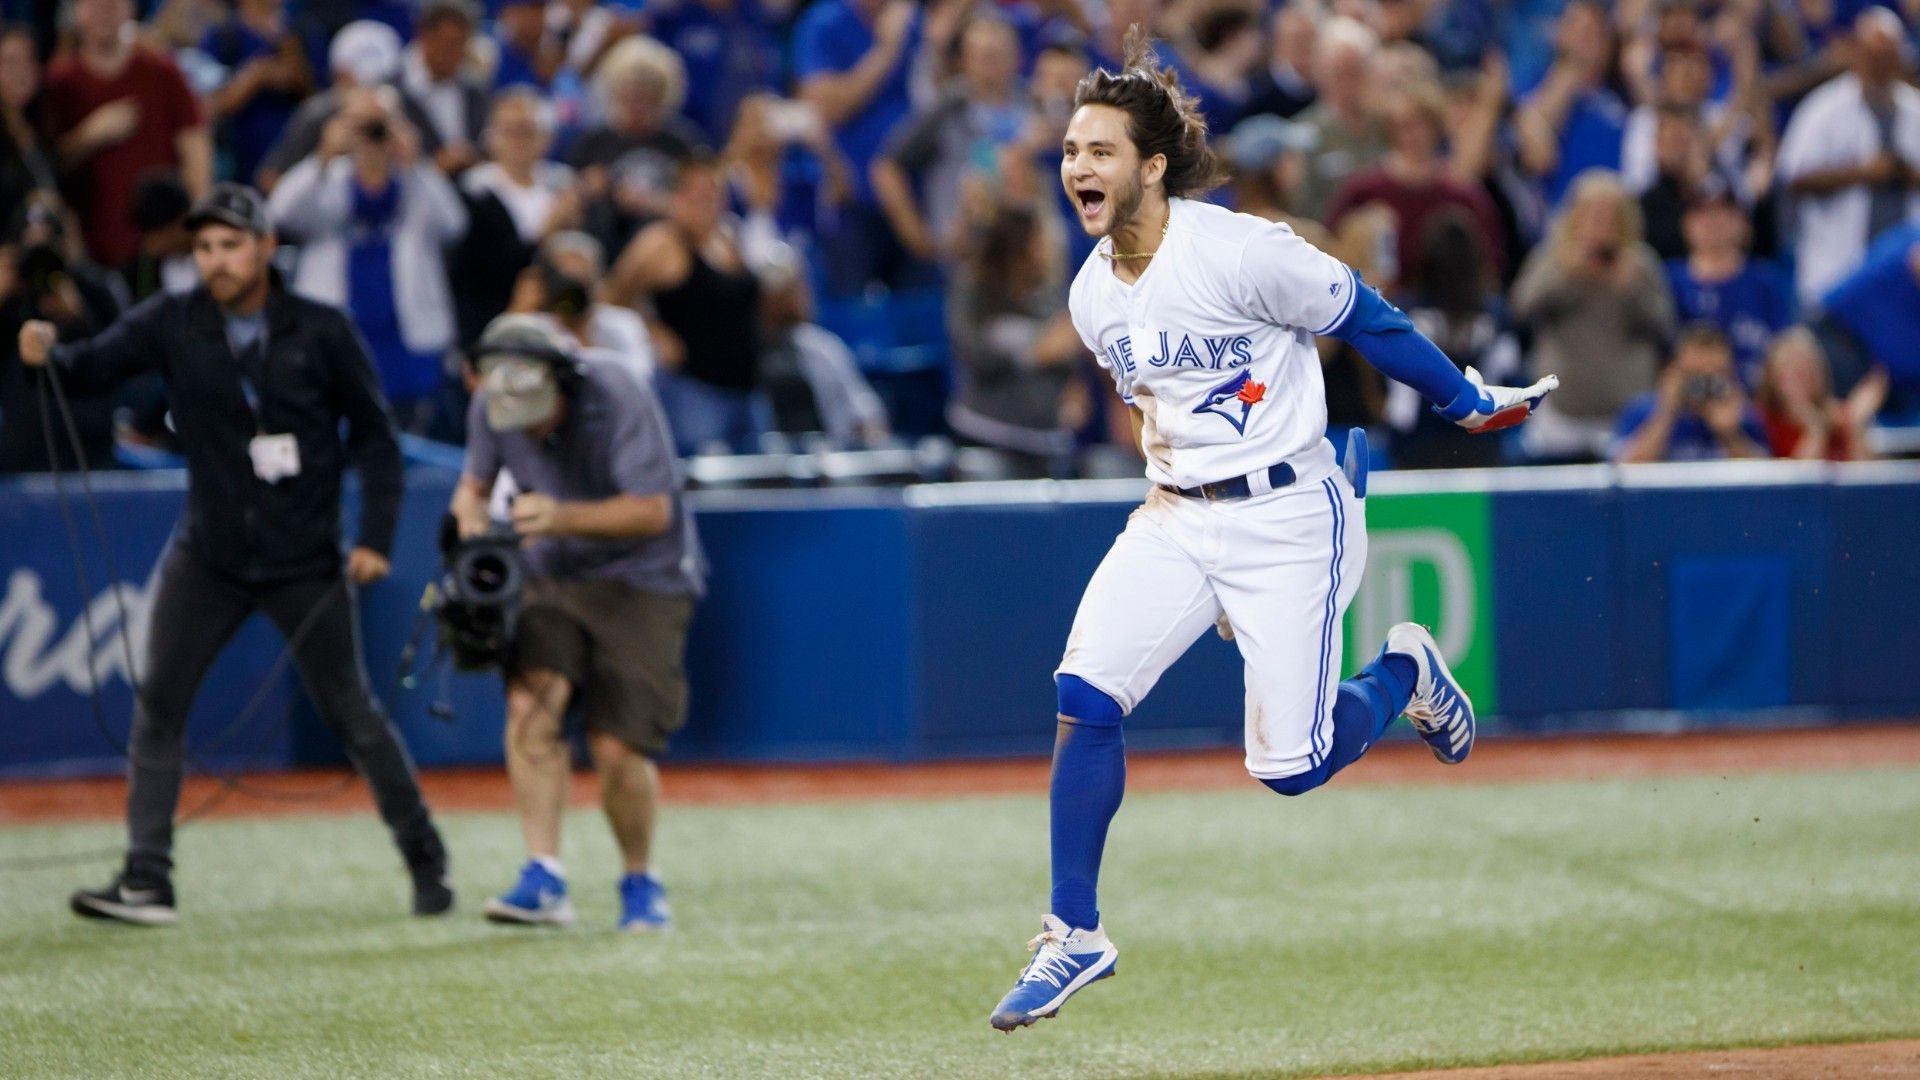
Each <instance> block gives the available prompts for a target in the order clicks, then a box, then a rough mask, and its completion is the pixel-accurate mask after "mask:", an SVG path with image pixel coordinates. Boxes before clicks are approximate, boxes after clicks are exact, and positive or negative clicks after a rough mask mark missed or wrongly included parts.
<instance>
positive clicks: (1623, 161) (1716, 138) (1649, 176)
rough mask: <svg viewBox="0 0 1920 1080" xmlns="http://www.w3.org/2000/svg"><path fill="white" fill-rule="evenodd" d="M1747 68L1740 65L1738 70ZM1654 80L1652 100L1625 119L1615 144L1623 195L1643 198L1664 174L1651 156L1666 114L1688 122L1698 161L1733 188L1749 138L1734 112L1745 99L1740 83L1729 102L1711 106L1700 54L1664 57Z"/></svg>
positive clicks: (1747, 122) (1744, 117)
mask: <svg viewBox="0 0 1920 1080" xmlns="http://www.w3.org/2000/svg"><path fill="white" fill-rule="evenodd" d="M1749 67H1751V65H1750V64H1743V65H1742V70H1743V71H1744V70H1747V69H1748V68H1749ZM1659 78H1660V86H1659V92H1658V93H1657V94H1656V96H1655V97H1654V98H1653V100H1652V101H1649V102H1646V103H1644V104H1641V105H1637V106H1635V107H1634V109H1633V111H1632V112H1630V113H1628V114H1627V124H1626V128H1625V130H1624V131H1623V133H1622V135H1621V141H1620V175H1621V177H1622V179H1624V180H1625V181H1626V184H1627V190H1629V191H1632V192H1633V193H1634V194H1636V195H1638V194H1641V193H1643V192H1645V191H1646V190H1647V189H1648V188H1650V187H1652V186H1653V185H1654V182H1655V181H1656V180H1657V179H1658V178H1659V176H1660V174H1661V172H1662V171H1663V170H1662V169H1661V164H1662V161H1661V158H1662V155H1660V154H1658V153H1657V152H1656V144H1657V142H1658V137H1657V135H1658V133H1657V131H1656V128H1657V127H1658V126H1659V123H1660V118H1661V116H1662V115H1663V114H1667V113H1673V114H1679V113H1681V112H1684V113H1686V114H1687V115H1688V116H1690V117H1692V118H1693V119H1694V120H1695V121H1696V122H1697V125H1698V128H1699V132H1700V140H1701V146H1700V147H1699V156H1700V157H1702V158H1704V159H1705V163H1708V164H1709V167H1711V168H1712V169H1713V170H1714V171H1717V172H1719V173H1721V174H1722V175H1724V176H1727V177H1729V178H1730V179H1732V180H1734V181H1736V182H1738V181H1739V180H1740V179H1741V178H1742V177H1744V176H1745V174H1746V164H1747V146H1748V143H1749V141H1750V140H1751V139H1752V137H1753V124H1752V118H1751V117H1750V116H1749V115H1748V113H1747V112H1746V111H1745V110H1744V109H1742V108H1738V107H1736V105H1737V104H1739V103H1742V102H1744V101H1745V100H1746V97H1747V95H1748V93H1749V88H1748V87H1747V86H1746V85H1745V82H1744V81H1743V82H1742V83H1741V84H1740V85H1737V86H1736V87H1735V88H1734V90H1733V94H1732V99H1731V100H1730V101H1714V100H1712V97H1711V93H1712V91H1713V62H1712V60H1711V58H1709V57H1708V55H1707V54H1706V52H1704V51H1702V50H1699V49H1673V50H1669V51H1667V52H1666V53H1665V54H1664V55H1663V56H1662V58H1661V64H1660V76H1659ZM1742 194H1743V195H1745V194H1748V193H1747V192H1744V191H1742Z"/></svg>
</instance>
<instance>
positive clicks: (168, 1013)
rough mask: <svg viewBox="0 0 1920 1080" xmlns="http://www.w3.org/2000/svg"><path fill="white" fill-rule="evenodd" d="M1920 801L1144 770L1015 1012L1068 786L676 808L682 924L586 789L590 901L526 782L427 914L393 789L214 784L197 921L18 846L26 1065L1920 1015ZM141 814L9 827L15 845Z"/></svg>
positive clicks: (14, 1006) (568, 1060)
mask: <svg viewBox="0 0 1920 1080" xmlns="http://www.w3.org/2000/svg"><path fill="white" fill-rule="evenodd" d="M1359 767H1360V768H1364V767H1365V766H1364V764H1363V765H1361V766H1359ZM1468 767H1471V766H1468ZM1917 822H1920V770H1883V771H1863V772H1851V773H1835V774H1817V775H1795V776H1762V777H1741V778H1732V779H1720V778H1711V777H1708V778H1673V777H1659V778H1647V779H1640V780H1631V781H1610V782H1583V783H1561V784H1538V785H1517V786H1498V787H1485V788H1471V787H1469V788H1452V787H1449V788H1430V789H1415V788H1354V789H1351V790H1342V789H1341V788H1340V787H1339V785H1338V784H1337V783H1336V784H1335V785H1334V786H1333V787H1332V788H1330V789H1328V790H1324V791H1321V792H1317V793H1315V794H1314V795H1312V796H1309V797H1307V798H1304V799H1291V800H1283V799H1278V798H1275V797H1273V796H1272V795H1269V794H1267V793H1265V792H1264V791H1261V790H1259V789H1257V788H1254V787H1252V785H1251V784H1249V786H1248V789H1247V790H1245V791H1239V792H1221V793H1210V794H1153V795H1136V796H1133V797H1131V798H1129V799H1128V801H1127V803H1126V805H1125V806H1124V807H1123V808H1122V810H1121V814H1120V817H1119V819H1118V821H1117V822H1116V823H1115V827H1114V832H1113V839H1112V843H1111V846H1110V850H1109V856H1108V859H1107V864H1106V867H1105V870H1104V873H1103V885H1104V892H1105V906H1104V914H1105V917H1106V921H1107V925H1108V927H1109V929H1110V931H1111V932H1112V933H1113V935H1114V937H1115V940H1116V941H1117V942H1118V943H1119V945H1120V947H1121V951H1122V956H1121V962H1120V976H1119V977H1118V978H1116V979H1112V980H1109V981H1107V982H1104V983H1101V984H1100V985H1098V986H1096V987H1093V988H1091V989H1089V990H1088V991H1087V992H1086V993H1085V994H1083V995H1082V996H1080V997H1079V998H1077V999H1076V1000H1075V1001H1074V1002H1073V1003H1072V1004H1071V1005H1070V1006H1069V1008H1068V1010H1067V1011H1066V1013H1065V1014H1064V1015H1063V1017H1062V1018H1061V1019H1059V1020H1054V1021H1049V1022H1047V1023H1044V1024H1042V1025H1041V1026H1040V1027H1038V1028H1036V1029H1035V1030H1032V1031H1027V1032H1021V1033H1019V1034H1017V1035H1015V1036H1011V1037H1009V1036H1002V1035H998V1034H996V1033H994V1032H992V1031H991V1030H990V1029H989V1028H988V1027H987V1024H986V1015H987V1012H988V1010H989V1009H990V1008H991V1006H992V1004H993V1002H994V1000H996V999H997V997H998V995H999V994H1000V993H1001V992H1002V991H1003V990H1004V989H1005V988H1006V987H1007V986H1008V985H1010V983H1011V981H1012V978H1013V976H1014V974H1015V972H1016V971H1017V970H1018V968H1019V965H1020V963H1021V962H1022V960H1023V957H1024V954H1023V953H1022V952H1021V949H1020V946H1021V943H1022V942H1023V941H1024V939H1025V938H1026V937H1027V936H1028V935H1029V934H1031V933H1032V932H1033V928H1034V926H1035V924H1036V923H1037V922H1038V917H1039V914H1040V913H1041V911H1042V909H1043V908H1044V906H1045V902H1046V897H1045V884H1046V858H1047V855H1046V807H1045V802H1044V800H1043V799H1041V798H1038V797H1013V798H970V799H958V800H951V801H938V802H919V801H898V802H861V803H842V804H810V805H801V806H789V807H766V806H762V807H743V808H716V807H698V808H684V809H674V810H672V811H671V812H670V813H669V814H668V816H667V817H666V818H665V820H664V821H663V826H662V828H663V835H662V838H661V844H660V850H661V853H662V865H661V871H662V873H663V876H664V877H665V878H666V880H667V882H668V884H669V887H670V888H671V890H672V899H673V902H674V904H675V907H676V911H677V914H678V916H679V920H680V925H679V927H678V928H677V929H676V930H675V931H673V932H672V933H671V934H668V935H666V936H662V937H657V938H633V937H622V936H620V935H618V934H616V933H614V932H613V931H612V926H613V920H614V917H615V910H616V902H615V897H614V894H613V879H614V870H613V865H612V858H613V857H612V850H611V845H610V843H609V841H608V840H607V838H606V834H605V829H604V826H603V825H602V824H601V823H600V821H599V820H598V818H597V815H595V814H593V813H588V812H582V813H579V814H576V815H575V816H574V817H573V818H572V819H571V820H570V822H569V826H568V841H569V844H570V845H571V847H570V849H569V859H568V862H569V865H570V867H571V868H572V871H573V882H572V884H573V888H574V893H575V903H576V904H577V906H578V907H579V908H580V914H581V925H580V926H579V927H578V928H576V929H574V930H572V931H563V932H543V931H524V930H522V931H515V930H510V929H505V928H498V927H493V926H489V925H487V924H485V923H483V922H482V921H481V920H480V919H479V917H478V914H477V912H478V908H479V902H480V901H481V899H483V898H484V897H485V896H486V895H487V894H488V893H489V892H491V891H496V890H499V889H501V888H503V887H504V886H505V885H506V884H508V882H509V880H510V879H511V876H512V874H513V872H514V869H515V867H516V865H517V863H518V858H519V852H518V844H519V839H518V830H517V828H516V827H515V824H514V822H513V820H512V819H511V818H510V817H508V816H505V815H467V816H459V817H454V818H450V819H448V821H447V823H446V825H447V829H448V833H449V842H450V844H451V846H452V849H453V851H454V853H455V876H456V879H457V884H458V886H459V888H460V889H461V908H460V911H459V913H458V914H457V915H456V916H455V917H454V918H452V919H449V920H442V921H430V922H422V921H417V920H412V919H409V918H406V917H405V916H404V914H402V913H403V912H404V910H405V903H406V885H405V879H404V877H403V875H402V874H401V872H400V869H399V864H398V860H397V857H396V856H395V855H394V854H393V853H392V851H391V849H390V848H389V847H388V846H387V845H386V843H385V839H384V836H383V834H382V833H381V830H380V828H379V826H378V824H377V823H376V822H374V821H373V820H372V819H371V818H311V819H297V818H296V819H274V820H264V819H263V820H255V821H220V822H213V823H207V824H201V825H196V826H194V827H193V828H191V829H189V830H186V831H185V832H184V833H183V834H182V836H181V850H180V853H179V855H180V861H181V867H182V869H181V871H180V876H179V878H178V885H179V888H180V894H181V903H182V925H181V926H180V927H179V928H177V929H176V930H172V931H160V932H154V931H138V930H132V929H124V928H119V927H108V926H99V925H92V924H86V923H82V922H80V921H79V920H76V919H74V918H72V917H71V916H69V915H67V914H66V913H65V911H64V902H65V894H66V891H67V890H68V889H69V888H70V887H72V886H74V885H77V884H95V883H97V881H96V879H101V880H104V876H105V873H106V871H105V870H104V869H94V870H89V871H86V872H82V873H78V874H76V873H74V872H68V871H51V870H41V871H33V872H30V873H7V874H0V1076H8V1077H13V1076H22V1077H28V1076H33V1077H37V1076H48V1077H57V1076H73V1077H80V1076H87V1077H92V1076H109V1075H111V1076H196V1077H198V1076H207V1077H256V1076H276V1077H282V1076H285V1077H305V1076H311V1077H327V1078H329V1080H332V1078H338V1077H348V1076H419V1077H436V1076H513V1077H563V1076H564V1077H581V1076H609V1077H611V1076H622V1077H633V1076H645V1077H733V1076H781V1077H809V1076H817V1077H843V1076H933V1077H949V1076H951V1077H993V1078H996V1080H1000V1078H1004V1077H1008V1076H1015V1075H1018V1076H1041V1077H1045V1076H1142V1077H1145V1076H1177V1077H1216V1076H1217V1077H1228V1076H1311V1075H1317V1074H1322V1073H1332V1072H1343V1071H1384V1070H1389V1069H1403V1068H1417V1067H1430V1066H1440V1065H1456V1064H1483V1063H1497V1062H1505V1061H1527V1060H1549V1059H1559V1058H1567V1057H1576V1056H1591V1055H1596V1054H1620V1053H1632V1052H1640V1051H1650V1050H1665V1049H1678V1048H1686V1047H1700V1046H1728V1045H1768V1044H1777V1043H1787V1042H1818V1041H1840V1040H1857V1039H1869V1038H1890V1037H1902V1036H1904V1037H1914V1036H1916V1035H1920V976H1916V974H1915V973H1916V972H1920V829H1916V823H1917ZM115 835H116V830H115V829H113V828H111V827H106V826H61V827H31V828H16V829H10V830H5V831H0V859H3V858H8V857H14V856H20V855H32V854H42V853H46V852H52V851H60V850H66V849H81V848H86V847H90V846H96V845H99V844H101V843H103V842H104V843H108V844H111V843H112V842H113V840H114V838H115Z"/></svg>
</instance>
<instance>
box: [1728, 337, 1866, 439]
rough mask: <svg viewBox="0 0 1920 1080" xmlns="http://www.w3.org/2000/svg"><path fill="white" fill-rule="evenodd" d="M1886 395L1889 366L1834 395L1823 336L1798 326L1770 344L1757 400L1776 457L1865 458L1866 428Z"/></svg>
mask: <svg viewBox="0 0 1920 1080" xmlns="http://www.w3.org/2000/svg"><path fill="white" fill-rule="evenodd" d="M1886 396H1887V372H1886V369H1885V368H1874V369H1873V370H1872V371H1870V372H1869V373H1868V374H1867V377H1866V378H1863V379H1861V380H1860V381H1859V382H1857V383H1855V384H1854V387H1853V391H1852V392H1851V393H1849V394H1848V395H1847V396H1846V398H1845V399H1841V398H1837V397H1835V396H1834V393H1833V379H1832V375H1831V373H1830V372H1828V370H1827V354H1826V353H1825V351H1823V350H1822V349H1821V348H1820V341H1819V339H1817V338H1815V337H1814V336H1813V333H1812V332H1811V331H1809V330H1808V329H1806V328H1805V327H1802V326H1796V327H1793V328H1792V329H1790V330H1787V331H1785V332H1783V333H1781V334H1780V335H1779V336H1778V337H1776V338H1774V339H1773V344H1772V345H1771V346H1769V347H1768V349H1767V354H1766V360H1765V362H1764V366H1763V369H1762V374H1761V376H1760V380H1759V385H1758V386H1757V387H1756V388H1755V390H1754V403H1755V404H1756V405H1757V406H1758V407H1759V409H1760V419H1761V422H1762V424H1763V425H1764V426H1765V428H1766V432H1767V444H1768V447H1769V449H1771V450H1772V452H1773V456H1774V457H1782V458H1800V459H1803V460H1810V461H1821V460H1825V461H1864V460H1866V459H1868V458H1871V457H1872V456H1873V446H1872V444H1871V442H1870V441H1869V440H1868V438H1867V430H1868V429H1869V428H1871V427H1872V426H1873V416H1874V414H1875V413H1877V412H1879V411H1880V406H1881V404H1882V403H1884V402H1885V401H1886Z"/></svg>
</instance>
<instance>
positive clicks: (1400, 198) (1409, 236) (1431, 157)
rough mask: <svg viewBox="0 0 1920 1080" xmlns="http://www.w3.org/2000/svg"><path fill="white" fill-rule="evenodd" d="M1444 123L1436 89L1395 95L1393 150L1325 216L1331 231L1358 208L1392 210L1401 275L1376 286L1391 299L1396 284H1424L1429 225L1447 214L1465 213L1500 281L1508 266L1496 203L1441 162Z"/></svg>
mask: <svg viewBox="0 0 1920 1080" xmlns="http://www.w3.org/2000/svg"><path fill="white" fill-rule="evenodd" d="M1446 123H1447V114H1446V102H1445V100H1444V99H1442V98H1441V96H1440V92H1439V91H1438V90H1436V89H1433V88H1430V87H1426V86H1415V87H1412V88H1410V89H1407V90H1405V91H1402V92H1401V93H1399V94H1398V95H1396V96H1395V98H1394V100H1393V103H1392V104H1390V105H1388V106H1387V108H1386V127H1387V139H1388V142H1389V145H1390V147H1391V148H1390V149H1389V150H1388V152H1387V156H1386V158H1385V159H1384V160H1383V161H1382V162H1381V163H1380V165H1379V166H1378V167H1376V168H1372V169H1367V170H1364V171H1361V172H1357V173H1355V174H1353V176H1352V177H1350V178H1348V180H1347V182H1346V184H1345V185H1344V186H1343V187H1342V188H1341V189H1340V194H1339V195H1338V196H1337V197H1336V198H1335V199H1334V201H1333V205H1332V206H1331V207H1329V208H1328V210H1327V224H1328V225H1329V226H1331V227H1332V228H1335V229H1338V228H1339V227H1340V223H1341V222H1342V220H1343V219H1345V218H1346V216H1347V214H1348V213H1349V212H1350V211H1352V210H1354V209H1356V208H1358V207H1362V206H1370V205H1373V204H1376V203H1378V204H1381V205H1384V206H1386V207H1387V208H1389V209H1390V210H1392V211H1393V216H1394V228H1395V235H1396V237H1397V246H1398V250H1397V258H1396V260H1395V261H1396V263H1397V265H1398V269H1399V273H1398V274H1397V275H1395V276H1394V277H1392V278H1385V279H1382V280H1378V281H1375V283H1374V284H1375V285H1376V286H1378V287H1379V288H1381V289H1383V290H1386V291H1387V292H1388V294H1389V295H1392V293H1393V292H1394V291H1395V285H1396V284H1397V283H1398V282H1401V281H1419V280H1424V279H1425V274H1424V268H1423V267H1422V266H1421V265H1420V259H1421V257H1422V252H1423V249H1424V245H1425V242H1426V232H1427V224H1428V222H1430V221H1431V220H1432V219H1433V218H1434V217H1435V216H1436V215H1438V214H1440V213H1442V212H1444V211H1446V210H1448V209H1452V208H1457V209H1460V210H1463V211H1465V212H1466V214H1467V215H1468V217H1469V220H1471V221H1472V222H1473V223H1474V228H1475V229H1476V230H1477V231H1478V232H1479V237H1478V241H1479V245H1480V250H1481V252H1483V253H1484V255H1485V257H1486V258H1487V259H1488V260H1489V262H1490V263H1491V265H1492V266H1493V267H1494V270H1495V273H1496V274H1497V273H1498V272H1499V270H1500V268H1501V267H1502V266H1503V265H1504V263H1505V257H1506V252H1505V248H1504V246H1503V243H1502V240H1503V238H1502V236H1501V228H1500V218H1499V214H1498V213H1497V212H1496V211H1495V210H1494V207H1493V200H1491V199H1489V198H1487V195H1486V192H1484V191H1482V190H1481V189H1480V188H1479V186H1478V185H1474V184H1467V183H1462V182H1461V181H1459V180H1458V179H1455V178H1454V176H1453V175H1451V174H1450V173H1449V171H1448V168H1447V161H1446V159H1445V158H1444V157H1442V156H1441V147H1442V140H1443V139H1444V138H1445V137H1446Z"/></svg>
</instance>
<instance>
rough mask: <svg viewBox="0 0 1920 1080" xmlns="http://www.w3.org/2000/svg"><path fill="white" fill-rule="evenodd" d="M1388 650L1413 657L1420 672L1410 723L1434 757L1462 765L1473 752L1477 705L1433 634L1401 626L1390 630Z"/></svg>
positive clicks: (1410, 707)
mask: <svg viewBox="0 0 1920 1080" xmlns="http://www.w3.org/2000/svg"><path fill="white" fill-rule="evenodd" d="M1387 651H1388V652H1390V653H1399V654H1401V655H1402V656H1405V657H1408V658H1410V659H1411V660H1412V661H1413V662H1414V664H1415V665H1416V666H1417V667H1419V669H1420V678H1419V679H1418V680H1416V681H1415V683H1414V687H1413V699H1412V700H1411V701H1408V702H1407V708H1406V712H1405V713H1404V714H1403V715H1405V716H1406V718H1407V721H1408V722H1409V723H1411V724H1412V725H1413V730H1415V731H1417V732H1419V733H1420V737H1421V738H1422V739H1425V740H1426V741H1427V746H1428V748H1429V749H1431V750H1432V751H1433V756H1434V757H1436V758H1438V759H1440V762H1441V764H1444V765H1458V764H1460V763H1461V762H1463V761H1465V760H1467V754H1468V752H1469V751H1471V750H1472V749H1473V702H1471V701H1469V700H1467V694H1466V691H1464V690H1462V689H1460V684H1459V683H1457V682H1455V681H1454V678H1453V672H1451V671H1449V670H1448V669H1447V662H1446V661H1445V660H1443V659H1441V658H1440V647H1439V646H1438V645H1435V644H1434V643H1433V635H1432V634H1429V633H1428V632H1427V628H1426V627H1424V626H1420V625H1418V624H1416V623H1405V622H1403V623H1401V624H1399V625H1398V626H1395V627H1394V628H1393V629H1391V630H1389V631H1387Z"/></svg>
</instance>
